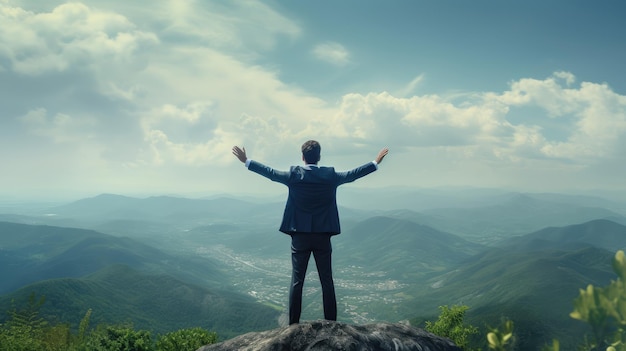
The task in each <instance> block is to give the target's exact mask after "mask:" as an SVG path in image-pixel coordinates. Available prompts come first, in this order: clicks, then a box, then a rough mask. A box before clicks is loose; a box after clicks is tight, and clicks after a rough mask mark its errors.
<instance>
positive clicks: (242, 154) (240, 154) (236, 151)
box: [233, 146, 248, 163]
mask: <svg viewBox="0 0 626 351" xmlns="http://www.w3.org/2000/svg"><path fill="white" fill-rule="evenodd" d="M233 155H235V157H237V159H239V161H241V162H243V163H246V160H248V156H246V148H245V147H244V148H241V149H240V148H239V146H233Z"/></svg>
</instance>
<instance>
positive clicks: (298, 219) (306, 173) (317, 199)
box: [232, 140, 389, 324]
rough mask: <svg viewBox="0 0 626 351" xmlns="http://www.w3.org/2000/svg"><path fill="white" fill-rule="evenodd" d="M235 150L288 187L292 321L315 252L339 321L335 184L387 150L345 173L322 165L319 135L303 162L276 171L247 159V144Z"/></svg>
mask: <svg viewBox="0 0 626 351" xmlns="http://www.w3.org/2000/svg"><path fill="white" fill-rule="evenodd" d="M232 152H233V154H234V155H235V156H236V157H237V158H238V159H239V161H241V162H243V163H245V165H246V167H247V168H248V169H249V170H251V171H253V172H255V173H258V174H260V175H262V176H264V177H266V178H269V179H270V180H272V181H274V182H279V183H282V184H285V185H286V186H287V187H288V188H289V195H288V197H287V204H286V205H285V212H284V214H283V220H282V223H281V225H280V231H281V232H283V233H285V234H289V235H290V236H291V265H292V275H291V287H290V289H289V324H295V323H299V322H300V313H301V310H302V287H303V284H304V278H305V276H306V270H307V267H308V264H309V258H310V257H311V253H313V257H314V258H315V265H316V266H317V272H318V274H319V278H320V283H321V285H322V296H323V304H324V318H325V319H327V320H332V321H336V320H337V301H336V298H335V285H334V283H333V273H332V266H331V253H332V247H331V244H330V238H331V236H333V235H337V234H339V233H340V232H341V229H340V226H339V213H338V210H337V200H336V193H337V187H338V186H339V185H341V184H344V183H349V182H353V181H355V180H357V179H359V178H361V177H363V176H366V175H368V174H370V173H372V172H374V171H375V170H377V169H378V165H379V164H380V163H381V162H382V160H383V158H385V156H387V153H388V152H389V150H388V149H387V148H384V149H382V150H380V152H379V153H378V156H376V159H375V160H374V161H372V162H369V163H366V164H364V165H363V166H361V167H357V168H355V169H353V170H351V171H347V172H336V171H335V169H334V168H333V167H318V166H317V163H318V162H319V160H320V152H321V147H320V144H319V143H318V142H317V141H315V140H309V141H307V142H305V143H304V144H303V145H302V161H304V166H292V167H291V169H290V170H289V171H277V170H275V169H272V168H270V167H267V166H265V165H263V164H261V163H259V162H256V161H253V160H250V159H248V157H247V155H246V149H245V148H239V147H238V146H234V147H233V149H232Z"/></svg>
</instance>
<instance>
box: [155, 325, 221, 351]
mask: <svg viewBox="0 0 626 351" xmlns="http://www.w3.org/2000/svg"><path fill="white" fill-rule="evenodd" d="M215 342H217V334H216V333H213V332H209V331H207V330H204V329H202V328H189V329H181V330H177V331H174V332H171V333H167V334H165V335H160V336H159V337H158V338H157V342H156V349H157V351H195V350H197V349H198V348H200V347H201V346H204V345H208V344H213V343H215Z"/></svg>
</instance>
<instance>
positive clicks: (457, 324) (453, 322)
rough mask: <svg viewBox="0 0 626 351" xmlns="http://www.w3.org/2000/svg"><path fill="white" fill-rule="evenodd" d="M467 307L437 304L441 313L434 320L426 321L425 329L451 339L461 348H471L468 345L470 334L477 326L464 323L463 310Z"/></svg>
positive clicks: (475, 330) (472, 333)
mask: <svg viewBox="0 0 626 351" xmlns="http://www.w3.org/2000/svg"><path fill="white" fill-rule="evenodd" d="M468 309H469V307H467V306H459V305H454V306H452V307H451V308H449V307H448V306H447V305H446V306H439V310H440V311H441V314H440V315H439V319H437V321H436V322H434V323H433V322H430V321H426V330H427V331H429V332H431V333H433V334H435V335H439V336H442V337H444V338H448V339H450V340H452V341H453V342H454V343H455V344H456V345H457V346H458V347H460V348H462V349H463V350H466V351H470V350H472V349H471V348H470V346H469V338H470V336H472V335H474V334H477V333H478V328H476V327H474V326H472V325H469V324H465V323H464V321H463V319H464V318H465V311H467V310H468Z"/></svg>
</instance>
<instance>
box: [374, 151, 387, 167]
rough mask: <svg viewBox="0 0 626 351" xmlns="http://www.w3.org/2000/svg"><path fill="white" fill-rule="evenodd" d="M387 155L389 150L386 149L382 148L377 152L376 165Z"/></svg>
mask: <svg viewBox="0 0 626 351" xmlns="http://www.w3.org/2000/svg"><path fill="white" fill-rule="evenodd" d="M388 153H389V149H388V148H383V149H382V150H380V151H379V152H378V156H376V160H375V161H376V164H380V163H381V162H383V158H385V156H387V154H388Z"/></svg>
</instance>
